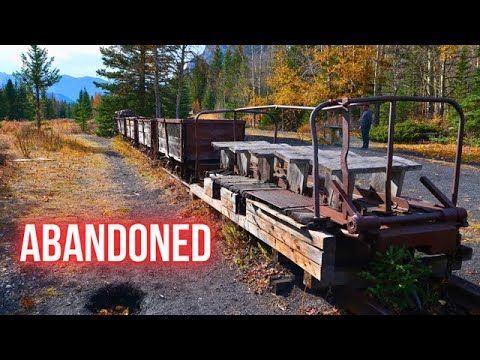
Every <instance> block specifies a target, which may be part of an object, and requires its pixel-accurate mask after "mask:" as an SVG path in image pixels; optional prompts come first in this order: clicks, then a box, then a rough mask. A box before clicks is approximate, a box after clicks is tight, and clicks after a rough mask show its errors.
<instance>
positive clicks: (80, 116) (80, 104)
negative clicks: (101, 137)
mask: <svg viewBox="0 0 480 360" xmlns="http://www.w3.org/2000/svg"><path fill="white" fill-rule="evenodd" d="M74 117H75V120H76V121H77V123H78V124H79V125H80V127H81V128H82V131H83V132H85V131H86V130H87V121H88V120H89V119H90V118H91V117H92V103H91V102H90V96H89V95H88V92H87V90H86V89H85V88H84V89H83V90H80V93H79V94H78V99H77V102H76V104H75V107H74Z"/></svg>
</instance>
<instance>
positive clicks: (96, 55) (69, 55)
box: [0, 45, 107, 77]
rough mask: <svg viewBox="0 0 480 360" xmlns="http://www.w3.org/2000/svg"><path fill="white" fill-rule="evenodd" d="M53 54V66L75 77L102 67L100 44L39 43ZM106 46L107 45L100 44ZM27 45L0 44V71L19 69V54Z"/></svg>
mask: <svg viewBox="0 0 480 360" xmlns="http://www.w3.org/2000/svg"><path fill="white" fill-rule="evenodd" d="M40 46H41V47H42V48H46V49H47V50H48V55H49V56H50V57H51V56H54V57H55V60H54V62H53V64H54V66H55V67H56V68H58V69H60V73H61V74H67V75H71V76H75V77H80V76H97V75H96V70H97V69H99V68H101V67H102V58H101V54H100V45H40ZM102 46H107V45H102ZM28 47H29V45H0V72H4V73H7V74H11V73H12V72H14V71H18V70H20V68H21V67H22V60H21V58H20V55H21V54H22V53H24V52H26V51H27V50H28Z"/></svg>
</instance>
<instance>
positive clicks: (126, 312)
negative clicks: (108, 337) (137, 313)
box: [119, 308, 129, 315]
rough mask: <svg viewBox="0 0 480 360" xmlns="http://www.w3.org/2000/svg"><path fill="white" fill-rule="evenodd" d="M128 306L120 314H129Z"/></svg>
mask: <svg viewBox="0 0 480 360" xmlns="http://www.w3.org/2000/svg"><path fill="white" fill-rule="evenodd" d="M128 314H129V313H128V308H126V309H125V310H123V311H122V312H121V313H120V314H119V315H128Z"/></svg>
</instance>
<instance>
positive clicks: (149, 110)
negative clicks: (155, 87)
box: [95, 45, 155, 116]
mask: <svg viewBox="0 0 480 360" xmlns="http://www.w3.org/2000/svg"><path fill="white" fill-rule="evenodd" d="M149 51H150V49H149V47H148V46H147V45H113V46H109V47H101V48H100V52H101V53H102V61H103V65H104V66H105V67H106V68H105V69H100V70H97V74H98V75H100V76H102V77H105V78H107V79H110V80H111V82H109V83H96V82H95V85H96V86H98V87H99V88H102V89H105V90H107V91H108V92H109V93H110V94H112V95H116V96H118V99H119V100H120V102H121V104H122V105H121V107H122V108H129V109H131V110H133V111H134V112H136V113H137V114H139V115H142V116H149V115H153V114H154V110H155V107H154V105H153V106H150V104H147V98H148V96H149V94H148V92H147V87H150V88H151V87H152V86H151V85H152V82H153V78H152V77H151V76H150V72H151V73H152V74H153V67H152V69H150V68H149V67H147V65H148V64H147V60H148V59H149V58H150V56H148V55H149V53H148V52H149ZM117 110H118V109H117ZM112 115H113V114H112Z"/></svg>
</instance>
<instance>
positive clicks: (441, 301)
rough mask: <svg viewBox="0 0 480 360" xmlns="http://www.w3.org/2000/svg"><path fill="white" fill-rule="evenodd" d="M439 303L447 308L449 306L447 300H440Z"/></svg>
mask: <svg viewBox="0 0 480 360" xmlns="http://www.w3.org/2000/svg"><path fill="white" fill-rule="evenodd" d="M438 302H439V303H440V305H442V306H445V305H446V304H447V302H446V301H445V300H438Z"/></svg>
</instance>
